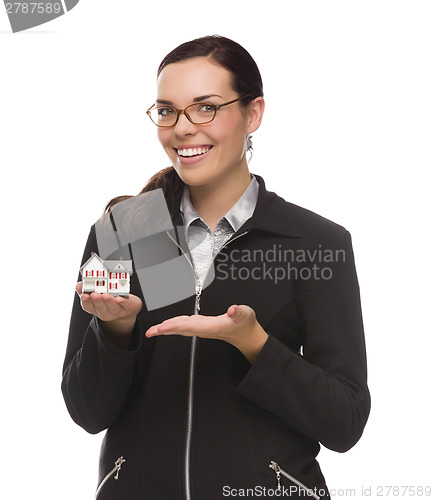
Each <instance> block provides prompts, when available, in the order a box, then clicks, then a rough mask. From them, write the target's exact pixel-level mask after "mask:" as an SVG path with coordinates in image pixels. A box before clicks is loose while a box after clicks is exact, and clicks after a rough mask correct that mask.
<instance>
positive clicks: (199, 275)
mask: <svg viewBox="0 0 433 500" xmlns="http://www.w3.org/2000/svg"><path fill="white" fill-rule="evenodd" d="M263 112H264V100H263V90H262V81H261V77H260V73H259V70H258V69H257V66H256V64H255V62H254V60H253V59H252V58H251V56H250V55H249V54H248V52H247V51H245V49H243V48H242V47H241V46H240V45H238V44H237V43H235V42H233V41H231V40H229V39H226V38H223V37H219V36H212V37H204V38H200V39H197V40H193V41H191V42H187V43H185V44H182V45H181V46H179V47H177V48H176V49H174V50H173V51H172V52H171V53H170V54H168V55H167V56H166V57H165V58H164V60H163V61H162V63H161V65H160V68H159V71H158V79H157V101H156V102H155V104H154V105H153V106H151V108H149V111H148V114H149V116H150V118H151V119H152V121H153V122H154V123H155V124H156V125H157V127H158V128H157V131H158V137H159V140H160V142H161V144H162V146H163V148H164V150H165V151H166V153H167V155H168V157H169V158H170V160H171V162H172V164H173V167H170V168H168V169H165V170H164V171H162V172H159V173H158V174H156V175H155V176H154V177H153V178H152V179H151V180H150V181H149V183H148V184H147V186H146V187H145V188H144V189H143V191H142V193H147V194H149V192H151V191H152V190H155V189H157V188H162V192H163V193H164V196H165V200H166V202H167V206H168V209H169V211H170V215H171V218H172V221H173V226H174V227H176V228H177V229H179V228H181V227H183V230H182V231H178V230H176V232H175V233H174V232H170V231H167V234H165V233H164V232H162V233H161V234H162V236H161V239H160V240H158V241H159V242H158V245H159V247H158V249H159V250H158V252H157V253H158V254H159V253H160V252H162V253H164V252H165V251H168V252H169V251H172V250H173V251H174V252H175V254H176V255H177V256H179V258H180V259H183V260H185V261H188V263H189V264H190V265H191V267H190V268H189V272H190V276H191V277H192V278H191V280H192V282H193V284H194V285H195V287H196V288H195V290H196V293H195V294H194V293H193V292H192V293H188V294H187V295H185V298H181V299H180V300H178V301H176V302H171V303H169V301H168V300H167V302H166V303H162V304H160V307H146V302H145V300H144V296H143V294H142V291H141V288H143V286H147V285H148V282H149V280H147V282H146V283H145V282H139V280H138V277H137V273H136V274H134V275H133V279H132V282H131V295H130V296H129V297H128V298H125V297H114V296H112V295H110V294H98V293H92V294H86V293H81V291H82V289H81V286H82V285H81V282H79V283H78V284H77V287H76V289H77V298H76V301H75V303H74V307H73V312H72V319H71V327H70V334H69V342H68V349H67V353H66V359H65V364H64V376H63V384H62V390H63V394H64V398H65V401H66V404H67V407H68V409H69V412H70V414H71V416H72V418H73V419H74V420H75V421H76V422H77V423H78V424H79V425H81V426H82V427H83V428H84V429H86V430H87V431H88V432H91V433H97V432H100V431H102V430H105V429H108V430H107V432H106V435H105V438H104V442H103V445H102V450H101V457H100V478H99V487H98V490H97V497H98V498H100V499H104V500H107V499H110V500H111V499H112V500H114V499H122V500H124V499H144V498H145V499H149V500H154V499H155V500H156V499H158V500H161V499H164V500H165V499H170V500H172V499H185V500H197V499H200V500H203V499H204V500H210V499H220V498H226V497H228V496H253V497H261V496H266V495H267V496H270V495H271V494H274V495H279V496H289V497H290V498H304V497H305V496H312V497H313V498H323V497H329V493H328V489H327V486H326V483H325V480H324V478H323V475H322V473H321V470H320V467H319V465H318V463H317V461H316V456H317V454H318V452H319V449H320V445H319V443H322V444H323V445H324V446H326V447H327V448H330V449H332V450H336V451H339V452H343V451H346V450H348V449H349V448H351V447H352V446H353V445H354V444H355V443H356V442H357V441H358V439H359V438H360V436H361V434H362V432H363V429H364V426H365V423H366V421H367V418H368V414H369V409H370V397H369V392H368V388H367V381H366V357H365V346H364V334H363V325H362V316H361V308H360V299H359V289H358V282H357V277H356V271H355V265H354V260H353V253H352V246H351V240H350V234H349V233H348V232H347V231H346V230H345V229H344V228H343V227H341V226H339V225H337V224H334V223H332V222H330V221H328V220H326V219H324V218H322V217H320V216H318V215H316V214H314V213H312V212H309V211H307V210H305V209H302V208H300V207H298V206H295V205H293V204H290V203H288V202H286V201H285V200H283V199H282V198H280V197H279V196H277V195H276V194H275V193H272V192H269V191H267V190H266V188H265V184H264V180H263V179H262V178H261V177H260V176H258V175H251V174H250V172H249V171H248V164H247V160H246V155H247V151H248V149H249V148H250V147H251V139H250V134H251V133H253V132H254V131H256V130H257V129H258V128H259V126H260V123H261V120H262V117H263ZM126 198H127V197H123V198H118V199H115V200H112V202H110V204H109V206H108V210H107V213H106V221H109V222H110V220H111V222H114V221H113V220H112V217H111V216H110V214H111V212H112V211H114V210H115V209H116V207H122V206H125V205H124V204H125V203H127V202H128V201H129V200H127V201H125V199H126ZM132 200H134V198H132ZM119 202H121V203H120V204H118V203H119ZM126 212H128V210H127V211H126ZM129 212H130V213H129V218H130V220H131V221H133V220H139V219H140V218H141V217H144V216H145V215H146V214H145V213H144V212H145V211H142V212H141V214H140V213H138V212H137V211H135V212H134V210H133V209H130V210H129ZM111 215H112V214H111ZM113 227H114V229H116V227H115V226H113ZM117 230H118V228H117ZM96 233H97V229H95V226H93V227H92V229H91V232H90V235H89V239H88V242H87V246H86V249H85V252H84V256H83V262H84V261H86V260H87V259H88V258H89V256H90V253H91V252H92V251H95V252H98V250H99V249H98V242H99V240H98V238H97V234H96ZM173 235H175V236H173ZM183 236H184V238H185V240H184V242H182V238H183ZM143 241H144V239H143ZM185 242H186V244H185ZM183 243H184V244H183ZM146 244H147V243H144V244H143V246H142V247H141V251H139V250H137V249H138V248H140V247H137V246H136V247H134V248H132V247H131V246H130V245H129V246H127V245H125V246H124V247H123V250H122V251H123V252H125V251H126V254H128V252H127V249H129V250H130V251H131V252H130V253H129V254H128V255H131V254H132V255H131V256H132V258H133V259H134V262H135V266H136V267H137V259H139V258H140V255H139V254H140V253H143V254H146V253H147V250H146ZM149 245H150V244H149ZM149 248H150V246H148V247H147V249H149ZM122 251H121V252H120V253H122ZM176 252H177V253H176ZM122 255H125V253H123V254H122ZM173 255H174V254H173ZM166 260H167V261H168V259H166ZM170 262H171V261H170ZM210 270H212V273H211V275H212V279H211V280H209V279H206V278H207V277H208V276H209V275H210V274H209V271H210ZM175 274H176V273H173V277H172V278H173V282H174V281H175V280H176V276H175ZM187 281H188V280H187V279H185V284H186V282H187ZM140 284H141V285H142V287H141V288H140ZM151 286H155V287H158V279H155V281H154V283H151ZM166 290H167V294H168V293H169V292H170V290H171V287H170V286H168V287H166ZM79 297H80V298H79ZM162 300H164V299H162ZM91 315H92V316H91ZM271 490H273V491H271Z"/></svg>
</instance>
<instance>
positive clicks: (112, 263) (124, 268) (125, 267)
mask: <svg viewBox="0 0 433 500" xmlns="http://www.w3.org/2000/svg"><path fill="white" fill-rule="evenodd" d="M92 259H97V260H99V262H100V263H101V264H102V265H103V266H104V267H105V268H106V269H107V271H118V272H119V271H120V272H128V273H129V274H132V260H102V259H101V257H99V255H98V254H97V253H93V254H92V255H91V257H90V258H89V259H88V260H87V261H86V262H85V263H84V264H83V265H82V266H81V267H80V273H81V274H83V269H84V268H85V267H87V266H88V265H89V264H90V262H91V260H92Z"/></svg>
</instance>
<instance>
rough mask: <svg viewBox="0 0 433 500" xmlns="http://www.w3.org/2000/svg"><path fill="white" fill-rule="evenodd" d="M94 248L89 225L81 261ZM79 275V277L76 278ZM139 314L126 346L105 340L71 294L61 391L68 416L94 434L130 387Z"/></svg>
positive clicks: (110, 417)
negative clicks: (123, 347) (70, 313)
mask: <svg viewBox="0 0 433 500" xmlns="http://www.w3.org/2000/svg"><path fill="white" fill-rule="evenodd" d="M92 251H94V252H97V251H98V249H97V242H96V235H95V227H94V226H92V228H91V230H90V234H89V238H88V241H87V245H86V248H85V251H84V255H83V259H82V263H84V262H85V261H86V260H87V259H88V258H89V257H90V255H91V252H92ZM80 279H81V278H80V277H79V280H80ZM141 331H142V330H141V327H140V321H139V318H137V322H136V325H135V328H134V332H133V336H132V340H131V343H130V346H129V349H128V350H125V349H120V348H118V347H117V346H115V345H114V344H113V343H112V342H110V341H109V340H108V338H107V337H106V335H105V334H104V331H103V328H102V325H101V322H100V321H99V319H98V318H97V317H96V316H93V315H91V314H89V313H87V312H86V311H84V310H83V309H82V307H81V304H80V299H79V297H78V295H77V294H75V299H74V303H73V307H72V315H71V321H70V328H69V337H68V345H67V350H66V357H65V361H64V365H63V378H62V393H63V397H64V400H65V403H66V406H67V408H68V411H69V413H70V415H71V417H72V419H73V420H74V421H75V422H76V423H77V424H78V425H80V426H81V427H83V428H84V429H85V430H86V431H87V432H89V433H92V434H96V433H98V432H100V431H102V430H104V429H106V428H108V427H109V426H110V425H112V424H113V423H114V421H115V420H116V419H117V417H118V415H119V414H120V412H121V410H122V408H123V406H124V403H125V400H126V398H127V395H128V391H129V390H130V387H131V384H132V380H133V374H134V366H135V361H136V358H137V356H138V353H139V352H140V351H141V344H142V335H141Z"/></svg>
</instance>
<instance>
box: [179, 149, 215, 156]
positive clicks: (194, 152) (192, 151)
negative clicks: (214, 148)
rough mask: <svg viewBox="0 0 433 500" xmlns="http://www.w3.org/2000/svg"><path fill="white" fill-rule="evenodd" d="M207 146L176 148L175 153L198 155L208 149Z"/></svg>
mask: <svg viewBox="0 0 433 500" xmlns="http://www.w3.org/2000/svg"><path fill="white" fill-rule="evenodd" d="M209 149H210V148H209V147H206V148H189V149H178V150H177V154H178V155H179V156H198V155H202V154H204V153H207V152H208V151H209Z"/></svg>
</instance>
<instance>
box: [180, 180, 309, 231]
mask: <svg viewBox="0 0 433 500" xmlns="http://www.w3.org/2000/svg"><path fill="white" fill-rule="evenodd" d="M254 176H255V178H256V179H257V181H258V183H259V192H258V197H257V204H256V207H255V209H254V212H253V215H252V216H251V218H249V219H248V220H247V221H245V222H244V224H242V226H241V227H240V228H239V229H238V230H237V231H236V233H235V234H234V235H233V236H236V235H237V234H240V233H243V232H245V231H249V230H251V229H255V230H261V231H266V232H269V233H272V234H278V235H283V236H290V237H293V238H299V237H301V233H300V231H299V229H298V227H297V226H296V224H295V221H294V220H293V217H292V215H291V213H290V210H289V207H288V203H287V202H286V200H284V199H283V198H281V196H278V195H277V194H275V193H274V192H273V191H268V190H267V189H266V185H265V181H264V180H263V178H262V177H261V176H260V175H257V174H254ZM173 224H174V226H181V225H182V216H181V213H180V211H179V210H178V211H177V212H176V216H175V218H174V220H173Z"/></svg>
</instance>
